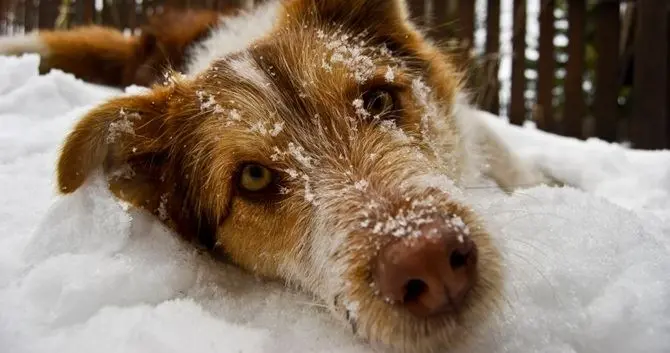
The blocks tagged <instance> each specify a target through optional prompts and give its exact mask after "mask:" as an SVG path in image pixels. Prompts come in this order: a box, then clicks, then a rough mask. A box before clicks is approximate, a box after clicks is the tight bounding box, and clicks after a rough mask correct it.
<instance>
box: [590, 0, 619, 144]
mask: <svg viewBox="0 0 670 353" xmlns="http://www.w3.org/2000/svg"><path fill="white" fill-rule="evenodd" d="M594 15H595V25H596V33H595V40H594V44H595V49H596V53H597V54H598V59H597V61H596V82H595V84H596V92H595V98H594V101H593V115H594V118H595V122H596V136H597V137H598V138H601V139H603V140H605V141H610V142H614V141H616V140H617V130H618V129H617V126H618V124H619V121H618V120H619V119H618V112H619V109H618V103H617V100H618V99H619V41H620V38H619V37H620V33H621V32H620V30H621V20H620V13H619V4H618V3H616V2H610V1H607V2H601V3H599V4H597V5H596V7H595V10H594Z"/></svg>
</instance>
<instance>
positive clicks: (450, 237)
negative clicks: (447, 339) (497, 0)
mask: <svg viewBox="0 0 670 353" xmlns="http://www.w3.org/2000/svg"><path fill="white" fill-rule="evenodd" d="M431 230H432V234H434V233H436V232H435V230H434V228H433V229H431ZM423 233H426V232H423ZM438 233H441V234H437V235H426V236H421V237H417V238H406V239H400V240H397V241H395V242H393V243H391V244H389V245H387V246H386V247H384V248H383V249H382V250H381V252H380V253H379V256H378V257H377V259H376V262H377V263H376V266H375V268H374V271H373V277H374V280H375V283H376V285H377V288H378V289H379V292H380V294H381V295H382V297H383V298H384V299H385V300H390V301H393V302H394V303H400V304H401V305H403V306H404V307H405V308H407V310H409V311H410V312H411V313H412V314H414V315H416V316H418V317H428V316H431V315H434V314H439V313H443V312H449V311H458V310H459V309H460V307H461V304H462V303H463V299H464V298H465V296H466V294H467V293H468V291H469V290H470V289H471V288H472V286H473V285H474V282H475V279H476V276H477V268H476V267H477V247H476V246H475V243H474V242H473V241H472V240H471V239H470V238H469V237H468V236H466V235H464V234H462V233H461V232H459V231H454V230H443V231H438Z"/></svg>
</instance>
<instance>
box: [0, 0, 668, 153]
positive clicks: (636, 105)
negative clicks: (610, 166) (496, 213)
mask: <svg viewBox="0 0 670 353" xmlns="http://www.w3.org/2000/svg"><path fill="white" fill-rule="evenodd" d="M258 1H259V0H256V2H258ZM533 1H535V5H536V6H539V12H537V13H536V15H537V20H538V22H539V33H538V46H537V52H538V54H539V55H537V59H536V60H535V61H529V60H528V55H527V50H528V49H529V48H528V46H527V44H528V43H527V42H528V41H527V35H528V27H527V23H528V20H529V13H528V8H529V5H530V4H532V3H533ZM408 3H409V5H410V8H411V12H412V17H413V18H414V19H415V20H416V21H417V22H418V23H419V24H420V25H421V26H424V27H425V28H427V29H428V30H429V33H430V35H431V36H433V37H434V38H436V39H438V40H440V42H443V43H453V42H454V39H457V43H458V45H456V46H455V47H454V46H453V45H452V46H451V49H454V48H456V49H455V55H461V56H462V58H463V59H464V60H463V61H462V62H464V63H469V64H471V65H470V69H471V70H470V71H471V72H472V73H473V75H472V79H471V80H470V84H471V88H472V90H473V91H474V92H475V93H476V96H477V99H478V104H479V105H480V106H481V107H482V108H483V109H486V110H488V111H491V112H493V113H496V114H499V113H500V112H501V111H502V112H504V113H505V114H504V115H505V116H507V117H508V118H509V120H510V121H511V122H512V123H514V124H523V123H524V122H525V121H526V120H532V121H534V122H535V124H536V125H537V126H538V127H539V128H540V129H543V130H546V131H551V132H554V133H557V134H561V135H566V136H572V137H577V138H588V137H591V136H595V137H598V138H601V139H604V140H607V141H619V142H621V141H627V142H630V143H632V145H633V147H635V148H642V149H658V148H669V147H670V55H669V53H668V46H669V45H668V43H669V42H670V25H669V23H670V1H668V0H635V1H634V0H591V1H587V0H507V2H505V0H478V1H475V0H408ZM504 4H511V5H512V8H511V13H512V36H511V53H510V54H511V55H510V56H511V62H512V64H511V78H510V80H509V81H510V82H511V87H510V88H509V94H508V96H509V99H507V100H505V101H504V102H502V101H501V99H500V97H501V96H502V95H501V82H500V80H499V78H498V71H499V67H500V61H499V60H497V59H498V58H500V57H501V42H500V38H501V36H500V34H501V8H502V5H504ZM228 5H241V6H246V7H251V6H253V0H181V1H180V0H0V33H4V34H16V33H23V32H29V31H31V30H34V29H37V28H54V27H57V28H67V27H72V26H77V25H80V24H87V23H99V24H105V25H109V26H114V27H117V28H123V29H126V30H130V31H133V30H135V29H137V28H138V27H139V26H140V25H141V24H142V23H143V22H144V21H145V18H146V15H150V14H151V13H153V12H154V11H160V9H161V8H162V7H164V6H172V7H184V8H213V9H221V8H223V7H225V6H228ZM566 7H567V16H566V17H567V24H568V26H567V27H568V28H567V33H566V35H567V38H568V41H567V47H566V48H561V47H560V46H557V44H556V36H557V32H558V31H559V30H560V29H561V27H560V26H558V24H559V23H558V21H557V18H556V14H557V13H560V12H558V10H557V9H559V8H560V9H565V8H566ZM482 10H484V11H485V13H486V15H485V18H484V21H483V22H482V23H483V24H482V23H479V22H478V21H476V19H477V18H480V17H481V16H479V17H477V14H478V13H481V11H482ZM478 11H480V12H478ZM563 30H564V28H563ZM477 31H484V32H485V43H484V45H483V46H481V48H479V52H478V53H477V54H478V55H475V56H470V55H469V54H470V53H472V51H473V49H475V43H476V41H475V33H477ZM589 36H592V37H590V38H589ZM558 49H561V50H564V51H565V52H566V54H567V62H565V63H564V64H563V63H560V60H558V57H559V55H558ZM589 51H592V52H593V53H590V52H589ZM589 56H591V57H595V59H594V60H593V62H592V63H590V62H587V57H589ZM531 64H533V67H529V66H531ZM559 64H560V65H563V66H564V67H563V68H559ZM587 64H589V65H587ZM529 70H530V71H533V72H535V74H534V76H536V79H534V80H533V82H532V83H533V84H532V86H531V85H530V83H531V80H530V79H529V77H528V76H529V75H528V72H529ZM560 71H562V72H563V73H562V74H561V75H558V73H559V72H560ZM559 76H561V78H562V79H561V80H557V77H559ZM586 86H588V87H590V89H588V90H586V89H585V87H586ZM587 91H588V92H587ZM505 96H507V95H505ZM503 103H504V104H503ZM501 105H502V106H501Z"/></svg>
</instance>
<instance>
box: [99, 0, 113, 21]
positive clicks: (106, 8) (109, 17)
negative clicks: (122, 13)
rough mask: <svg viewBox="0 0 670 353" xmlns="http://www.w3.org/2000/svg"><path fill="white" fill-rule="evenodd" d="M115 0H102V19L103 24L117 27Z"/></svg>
mask: <svg viewBox="0 0 670 353" xmlns="http://www.w3.org/2000/svg"><path fill="white" fill-rule="evenodd" d="M115 11H116V10H115V9H114V0H102V10H101V13H100V19H101V20H102V24H103V25H105V26H112V27H116V26H115V25H116V21H115V19H114V12H115Z"/></svg>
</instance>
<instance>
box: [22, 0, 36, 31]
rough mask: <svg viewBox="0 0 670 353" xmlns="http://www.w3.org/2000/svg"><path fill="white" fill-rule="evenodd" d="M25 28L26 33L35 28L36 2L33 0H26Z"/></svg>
mask: <svg viewBox="0 0 670 353" xmlns="http://www.w3.org/2000/svg"><path fill="white" fill-rule="evenodd" d="M25 26H26V28H25V30H26V33H28V32H31V31H32V30H33V29H35V28H37V1H35V0H26V13H25Z"/></svg>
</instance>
